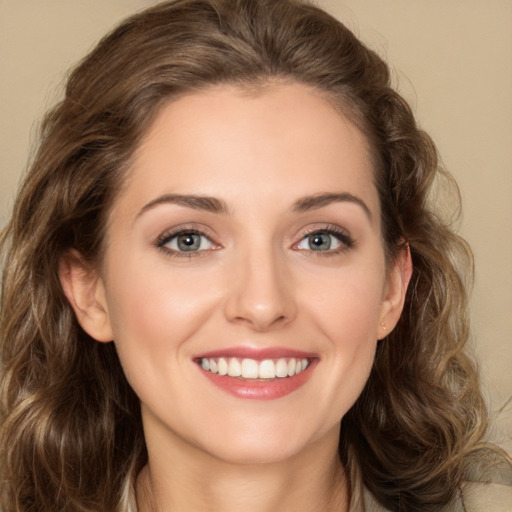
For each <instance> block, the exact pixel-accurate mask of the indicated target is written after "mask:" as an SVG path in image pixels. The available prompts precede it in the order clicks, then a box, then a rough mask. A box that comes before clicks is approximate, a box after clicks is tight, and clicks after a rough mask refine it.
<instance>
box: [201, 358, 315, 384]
mask: <svg viewBox="0 0 512 512" xmlns="http://www.w3.org/2000/svg"><path fill="white" fill-rule="evenodd" d="M199 362H200V365H201V367H202V368H203V370H205V371H207V372H211V373H214V374H218V375H227V376H229V377H240V378H242V379H264V380H269V379H284V378H287V377H293V376H295V375H298V374H299V373H302V372H303V371H304V370H305V369H306V368H307V367H308V366H309V363H310V360H309V359H307V358H295V357H290V358H284V357H281V358H279V359H263V360H261V361H259V360H256V359H250V358H244V359H240V358H237V357H231V358H226V357H210V358H207V357H203V358H201V359H200V361H199Z"/></svg>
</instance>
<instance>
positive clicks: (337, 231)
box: [292, 224, 355, 257]
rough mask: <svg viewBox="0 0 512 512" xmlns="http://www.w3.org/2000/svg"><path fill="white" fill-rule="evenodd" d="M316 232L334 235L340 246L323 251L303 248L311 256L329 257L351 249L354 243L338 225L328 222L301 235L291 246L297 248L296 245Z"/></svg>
mask: <svg viewBox="0 0 512 512" xmlns="http://www.w3.org/2000/svg"><path fill="white" fill-rule="evenodd" d="M316 234H326V235H329V236H332V237H334V238H335V239H336V240H337V241H338V242H340V247H337V248H336V249H327V250H324V251H315V250H314V249H304V250H306V251H307V252H308V253H310V254H311V255H312V256H320V257H329V256H336V255H338V254H342V253H344V252H346V251H348V250H350V249H352V248H353V247H354V245H355V240H354V239H353V238H352V237H351V236H350V234H349V233H348V232H347V231H345V230H344V229H342V228H340V227H339V226H336V225H333V224H329V225H327V226H323V227H316V228H313V229H311V230H309V231H307V232H306V233H304V234H303V235H302V236H301V239H300V240H299V241H298V242H296V243H294V244H293V246H292V248H298V245H299V244H301V243H302V242H304V241H305V240H306V239H307V238H308V237H310V236H312V235H316ZM299 250H300V249H299Z"/></svg>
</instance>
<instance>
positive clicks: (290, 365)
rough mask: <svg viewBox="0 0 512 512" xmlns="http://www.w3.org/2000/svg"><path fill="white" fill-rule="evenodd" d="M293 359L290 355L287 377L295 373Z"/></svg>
mask: <svg viewBox="0 0 512 512" xmlns="http://www.w3.org/2000/svg"><path fill="white" fill-rule="evenodd" d="M295 364H296V363H295V359H294V358H293V357H292V358H291V359H290V360H289V361H288V368H287V369H288V377H293V376H294V375H295Z"/></svg>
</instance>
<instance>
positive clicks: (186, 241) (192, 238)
mask: <svg viewBox="0 0 512 512" xmlns="http://www.w3.org/2000/svg"><path fill="white" fill-rule="evenodd" d="M157 246H158V247H159V248H162V249H164V250H166V251H169V252H172V253H180V252H181V253H185V252H189V253H194V252H201V251H207V250H211V249H215V248H216V245H215V244H214V243H213V242H212V241H211V240H210V239H209V238H208V237H207V236H206V235H205V234H204V233H201V232H199V231H195V230H186V231H185V230H183V231H179V232H178V233H171V234H164V235H163V236H162V237H161V239H160V240H159V241H158V242H157Z"/></svg>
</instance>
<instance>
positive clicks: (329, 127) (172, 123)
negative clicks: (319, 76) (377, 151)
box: [120, 84, 378, 217]
mask: <svg viewBox="0 0 512 512" xmlns="http://www.w3.org/2000/svg"><path fill="white" fill-rule="evenodd" d="M332 191H336V192H349V193H353V194H357V195H358V196H364V198H365V202H368V203H369V206H370V207H371V208H373V209H378V199H377V195H376V190H375V187H374V185H373V165H372V159H371V157H370V150H369V148H368V142H367V139H366V137H365V136H364V135H363V133H362V132H361V131H360V130H359V129H358V128H357V127H356V126H355V125H354V124H353V123H351V122H350V121H349V120H348V119H347V118H346V117H344V116H343V114H342V113H341V112H340V111H339V110H338V109H336V108H335V107H334V106H333V104H332V103H331V102H329V101H328V100H327V99H326V98H325V97H324V96H322V95H321V94H320V93H319V92H317V91H316V90H314V89H313V88H310V87H307V86H304V85H300V84H286V85H283V84H280V85H278V84H274V85H267V86H264V87H260V88H258V89H256V90H255V89H252V90H249V91H248V90H247V89H241V88H238V87H235V86H228V85H221V86H215V87H211V88H209V89H206V90H204V91H201V92H197V93H192V94H188V95H185V96H181V97H179V98H177V99H174V100H172V101H170V102H169V103H167V104H166V105H164V106H163V107H162V108H161V110H160V111H159V113H158V114H157V116H156V118H155V120H154V122H153V124H152V125H151V126H150V128H149V130H148V131H147V133H146V134H145V136H144V137H143V139H142V141H141V144H140V146H139V147H138V149H137V151H136V152H135V156H134V159H133V163H132V166H131V170H130V173H129V178H128V180H127V183H126V187H125V191H124V193H123V194H121V196H123V195H125V194H126V193H128V194H129V195H130V201H129V202H130V204H132V205H135V204H141V203H143V202H144V201H150V200H151V199H153V198H154V197H156V196H157V195H160V194H162V193H179V194H202V195H209V196H214V197H220V198H224V196H230V195H231V196H232V197H231V198H230V197H227V201H228V202H229V201H230V199H233V200H236V199H239V198H241V197H244V198H245V199H244V200H245V201H247V200H248V199H249V198H256V197H259V198H260V199H261V198H262V197H266V198H267V201H272V202H276V201H279V202H281V203H283V204H285V203H289V204H291V203H293V202H294V201H295V200H296V198H297V197H299V196H304V195H311V194H312V193H321V192H332ZM120 199H121V200H122V197H121V198H120ZM377 217H378V215H377Z"/></svg>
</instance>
